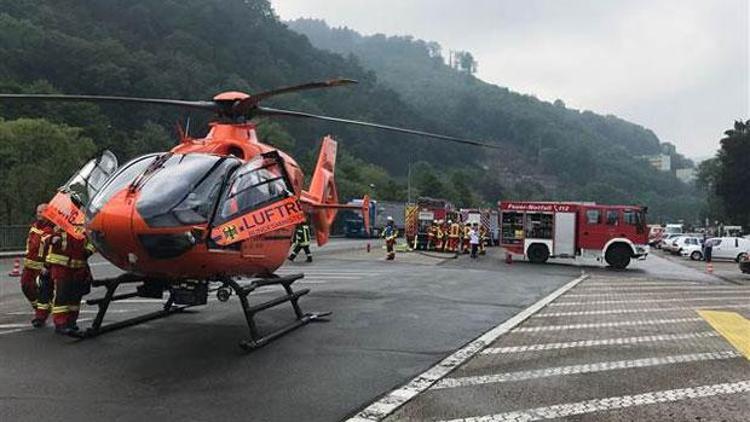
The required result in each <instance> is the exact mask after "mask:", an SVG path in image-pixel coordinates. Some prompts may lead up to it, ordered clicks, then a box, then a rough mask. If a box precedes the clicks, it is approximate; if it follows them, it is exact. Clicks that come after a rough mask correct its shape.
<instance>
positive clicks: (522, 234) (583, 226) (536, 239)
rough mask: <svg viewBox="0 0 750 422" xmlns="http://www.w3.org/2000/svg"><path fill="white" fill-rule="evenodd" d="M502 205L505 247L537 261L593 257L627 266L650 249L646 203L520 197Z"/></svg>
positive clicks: (615, 266) (612, 263)
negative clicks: (607, 203) (601, 202)
mask: <svg viewBox="0 0 750 422" xmlns="http://www.w3.org/2000/svg"><path fill="white" fill-rule="evenodd" d="M498 207H499V208H500V226H501V230H500V234H501V235H500V238H501V239H500V243H501V246H503V247H504V248H505V249H506V250H507V251H508V252H510V253H511V254H515V255H524V256H526V257H527V258H528V260H529V261H531V262H534V263H543V262H546V261H547V259H549V258H575V257H577V256H589V257H595V258H597V260H601V259H604V260H605V261H606V262H607V264H609V265H610V266H612V267H614V268H620V269H622V268H625V267H627V266H628V265H629V264H630V260H631V259H633V258H636V259H645V258H646V255H648V252H649V247H648V229H647V227H646V208H645V207H639V206H620V205H598V204H595V203H593V202H515V201H501V202H499V203H498Z"/></svg>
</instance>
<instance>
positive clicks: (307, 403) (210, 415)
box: [0, 242, 580, 421]
mask: <svg viewBox="0 0 750 422" xmlns="http://www.w3.org/2000/svg"><path fill="white" fill-rule="evenodd" d="M352 245H354V246H353V247H351V248H348V251H347V252H345V253H338V254H330V255H323V256H316V259H315V262H314V263H313V264H312V265H306V264H303V263H295V264H292V265H288V266H285V267H283V269H282V272H284V273H288V272H296V271H304V272H305V273H306V274H307V277H306V278H305V279H304V280H302V282H300V283H299V284H300V287H303V286H304V287H310V288H311V289H312V293H311V294H310V295H309V296H307V297H305V298H303V299H302V301H301V302H300V303H301V305H302V306H303V308H304V309H305V310H307V311H333V313H334V314H333V316H332V318H331V321H330V322H328V323H318V324H311V325H308V326H306V327H303V328H301V329H299V330H297V331H295V332H294V333H292V334H290V335H288V336H286V337H284V338H282V339H280V340H279V341H277V342H274V343H272V344H270V345H268V346H267V347H265V348H263V349H260V350H257V351H255V352H253V353H249V354H248V353H244V352H243V351H242V350H240V348H239V347H238V341H239V340H240V339H242V338H243V337H244V336H245V335H246V333H247V328H246V325H245V323H244V319H243V316H242V314H241V312H240V307H239V304H238V302H237V301H236V298H234V297H233V298H232V300H230V301H229V302H228V303H219V302H217V301H216V300H212V301H211V302H209V305H208V306H206V307H203V308H196V310H195V311H190V312H189V313H187V314H184V315H174V316H172V317H170V318H168V319H163V320H158V321H153V322H150V323H148V324H144V325H142V326H138V327H133V328H129V329H125V330H121V331H117V332H113V333H109V334H106V335H104V336H101V337H99V338H95V339H91V340H87V341H83V342H76V341H73V340H69V339H67V338H62V337H60V336H56V335H54V334H53V333H52V329H51V328H46V329H43V330H31V329H28V328H26V324H28V320H29V316H28V315H27V314H26V311H27V305H26V304H25V303H24V302H23V298H22V297H21V295H20V293H19V291H18V287H17V284H16V283H17V282H18V279H15V278H14V279H10V278H7V277H5V273H6V272H7V269H8V264H9V263H8V262H7V261H4V262H3V265H2V268H0V269H1V270H2V271H3V272H2V274H3V275H2V277H1V278H0V286H2V287H1V290H0V309H1V310H2V315H1V316H0V420H13V421H37V420H68V421H69V420H80V421H87V420H117V421H143V420H155V419H159V420H162V421H172V420H175V421H177V420H179V421H185V420H201V421H203V420H218V419H228V420H236V419H246V420H255V421H299V420H306V421H333V420H340V419H342V418H345V417H346V416H348V415H350V414H352V413H354V412H355V411H356V410H358V409H359V408H361V407H363V406H364V405H366V404H367V403H369V402H370V401H371V400H373V399H374V398H375V397H377V396H379V395H380V394H383V393H385V392H387V391H389V390H390V389H392V388H393V387H395V386H397V385H399V384H401V383H403V382H405V381H406V380H408V379H409V378H410V377H412V376H413V375H414V374H416V373H419V372H420V371H423V370H424V369H425V368H427V367H429V366H430V365H432V364H434V363H435V362H436V361H438V360H439V359H441V358H442V357H443V356H445V355H447V354H449V353H451V352H452V351H453V350H454V349H456V348H458V347H460V346H461V345H462V344H464V343H466V342H468V341H469V340H471V339H473V338H474V337H476V336H478V335H479V334H481V333H482V332H483V331H485V330H487V329H489V328H490V327H491V326H493V325H495V324H496V323H497V322H498V321H501V320H504V319H507V318H509V317H511V316H512V315H514V314H515V313H517V312H518V311H519V310H521V309H522V308H523V307H525V306H527V305H528V304H530V303H533V302H534V301H536V300H537V299H538V298H539V297H541V296H544V295H545V294H547V293H548V292H550V291H552V290H554V289H556V288H557V287H559V286H560V285H562V284H564V283H566V282H568V281H569V280H570V279H572V278H574V277H575V276H577V275H578V274H579V273H580V269H579V268H576V267H552V266H550V267H534V266H530V265H525V264H515V265H511V266H507V265H506V264H504V263H502V262H501V260H499V259H495V258H490V257H484V259H483V260H482V262H480V263H475V262H469V261H470V260H469V259H468V258H466V257H461V258H460V259H457V260H453V259H451V260H445V261H444V260H441V259H436V258H431V257H426V256H421V255H416V254H413V255H408V256H407V255H403V254H400V255H399V260H398V261H396V262H384V261H383V260H382V257H383V255H382V254H381V251H380V250H379V249H377V248H376V249H374V250H373V252H372V253H371V254H367V253H366V252H364V249H363V248H362V247H361V242H355V243H353V244H352ZM93 269H94V272H95V273H96V276H99V277H101V276H108V275H112V274H114V273H115V270H114V269H113V268H111V266H109V265H108V264H105V263H101V261H95V262H94V266H93ZM275 293H276V292H275V291H274V292H262V293H261V295H262V296H265V297H270V296H271V295H272V294H275ZM97 294H98V292H94V294H92V296H96V295H97ZM157 306H159V304H158V303H153V301H145V302H144V301H132V302H129V303H122V304H116V305H114V306H113V308H112V309H113V311H114V312H115V313H113V314H112V318H113V320H114V319H117V318H123V317H125V316H132V315H136V314H138V313H139V312H144V311H149V310H154V309H155V307H157ZM91 311H92V310H87V311H86V312H85V313H84V314H83V315H82V318H84V319H86V318H92V317H93V315H92V314H91V313H90V312H91ZM291 316H292V314H291V310H290V309H286V308H284V309H274V310H271V311H268V312H266V313H265V314H261V316H260V317H259V324H260V327H261V328H265V329H268V328H270V327H272V326H274V325H278V324H279V323H281V322H283V321H289V319H290V318H291ZM85 324H86V322H84V323H82V324H81V325H85Z"/></svg>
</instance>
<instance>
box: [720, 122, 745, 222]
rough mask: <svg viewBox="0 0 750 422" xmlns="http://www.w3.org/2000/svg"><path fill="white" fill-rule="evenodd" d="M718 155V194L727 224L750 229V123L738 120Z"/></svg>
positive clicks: (726, 133) (723, 142)
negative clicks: (739, 225) (740, 225)
mask: <svg viewBox="0 0 750 422" xmlns="http://www.w3.org/2000/svg"><path fill="white" fill-rule="evenodd" d="M724 133H725V135H726V137H724V138H723V139H722V140H721V149H720V150H719V153H718V155H717V159H718V167H719V168H718V172H717V174H716V188H715V189H716V195H717V196H718V197H719V198H720V199H721V201H722V203H723V206H724V207H723V208H724V212H725V214H726V216H727V218H728V219H729V220H730V221H727V223H730V222H731V223H734V224H742V225H744V226H745V227H747V226H750V194H748V192H750V171H748V169H750V120H748V121H745V122H743V121H739V120H738V121H736V122H734V127H733V128H732V129H729V130H727V131H726V132H724Z"/></svg>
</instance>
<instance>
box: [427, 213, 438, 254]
mask: <svg viewBox="0 0 750 422" xmlns="http://www.w3.org/2000/svg"><path fill="white" fill-rule="evenodd" d="M437 230H438V227H437V220H432V224H431V225H430V227H429V228H428V229H427V248H426V250H428V251H431V250H432V249H433V248H434V247H435V238H436V237H437Z"/></svg>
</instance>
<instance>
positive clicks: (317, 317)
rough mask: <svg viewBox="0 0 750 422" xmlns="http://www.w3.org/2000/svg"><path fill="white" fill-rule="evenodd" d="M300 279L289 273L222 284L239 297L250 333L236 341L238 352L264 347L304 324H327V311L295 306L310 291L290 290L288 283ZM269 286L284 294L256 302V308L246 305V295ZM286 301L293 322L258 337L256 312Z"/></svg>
mask: <svg viewBox="0 0 750 422" xmlns="http://www.w3.org/2000/svg"><path fill="white" fill-rule="evenodd" d="M303 277H304V274H292V275H287V276H283V277H279V276H276V275H271V276H270V277H268V278H260V279H257V280H253V281H252V282H251V283H250V284H244V285H243V284H240V283H238V282H237V281H235V280H232V279H229V280H226V281H225V284H226V285H228V286H229V287H230V288H231V289H232V290H233V291H234V292H235V293H236V294H237V296H238V297H239V299H240V304H241V305H242V310H243V312H244V313H245V319H246V320H247V326H248V328H249V330H250V338H249V339H247V340H242V341H241V342H240V347H241V348H242V349H244V350H246V351H251V350H255V349H258V348H260V347H263V346H265V345H266V344H268V343H269V342H271V341H273V340H276V339H277V338H279V337H281V336H283V335H285V334H287V333H289V332H291V331H293V330H296V329H297V328H299V327H302V326H303V325H307V324H308V323H310V322H319V321H327V319H326V317H327V316H329V315H330V314H331V313H330V312H323V313H315V312H312V313H304V312H302V308H300V306H299V303H298V302H299V298H300V297H302V296H304V295H306V294H308V293H310V289H301V290H297V291H294V290H293V289H292V284H293V283H294V282H295V281H297V280H299V279H301V278H303ZM273 285H281V286H282V287H283V288H284V290H285V291H286V294H285V295H283V296H278V297H276V298H273V299H270V300H268V301H266V302H263V303H259V304H257V305H252V306H251V305H250V302H249V301H248V299H247V297H248V295H249V294H250V293H252V292H253V291H255V290H256V289H258V288H259V287H264V286H273ZM286 302H289V303H290V304H291V305H292V309H294V314H295V316H296V319H295V321H294V322H291V323H289V324H287V325H285V326H283V327H281V328H279V329H277V330H275V331H273V332H271V333H268V334H265V335H261V334H260V333H259V331H258V327H257V325H256V324H255V315H256V314H257V313H259V312H262V311H265V310H266V309H270V308H273V307H276V306H279V305H282V304H284V303H286Z"/></svg>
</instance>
